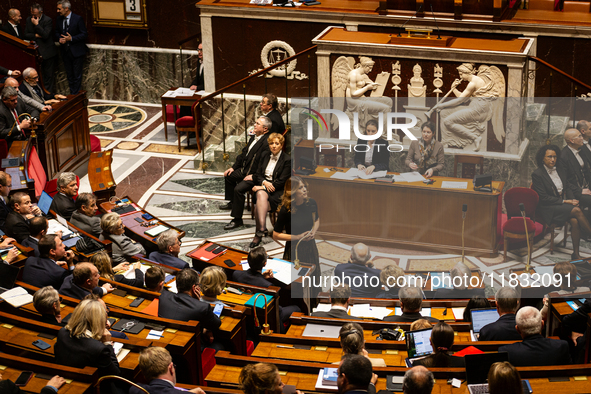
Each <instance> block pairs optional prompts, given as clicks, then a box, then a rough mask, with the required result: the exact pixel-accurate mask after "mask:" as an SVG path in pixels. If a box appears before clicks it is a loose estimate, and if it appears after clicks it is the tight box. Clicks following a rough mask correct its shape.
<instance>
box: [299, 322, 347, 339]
mask: <svg viewBox="0 0 591 394" xmlns="http://www.w3.org/2000/svg"><path fill="white" fill-rule="evenodd" d="M339 331H341V326H330V325H328V324H306V328H304V332H303V333H302V336H303V337H321V338H338V337H339Z"/></svg>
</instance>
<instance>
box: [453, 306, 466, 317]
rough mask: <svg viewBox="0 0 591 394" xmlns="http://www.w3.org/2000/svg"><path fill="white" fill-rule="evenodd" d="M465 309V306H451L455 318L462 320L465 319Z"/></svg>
mask: <svg viewBox="0 0 591 394" xmlns="http://www.w3.org/2000/svg"><path fill="white" fill-rule="evenodd" d="M465 309H466V308H465V307H460V308H451V311H452V312H453V313H454V318H455V319H456V320H462V319H464V310H465Z"/></svg>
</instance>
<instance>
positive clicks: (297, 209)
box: [273, 176, 320, 298]
mask: <svg viewBox="0 0 591 394" xmlns="http://www.w3.org/2000/svg"><path fill="white" fill-rule="evenodd" d="M307 186H308V185H307V184H306V183H305V182H304V180H303V179H302V178H300V177H298V176H292V177H291V178H290V179H288V181H287V183H286V186H285V192H284V193H283V197H282V198H281V204H280V205H279V213H278V214H277V221H276V222H275V228H274V229H273V239H274V240H276V241H277V240H280V241H286V243H285V252H284V253H283V258H284V259H285V260H292V259H295V257H296V255H297V257H298V259H299V260H300V261H304V262H306V264H312V265H314V266H315V270H314V272H313V274H312V275H313V278H312V282H313V283H319V282H320V257H319V255H318V248H317V247H316V241H315V236H316V231H318V228H319V227H320V218H319V216H318V205H317V204H316V201H314V199H312V198H310V197H308V187H307ZM283 231H285V234H283ZM300 241H301V242H300ZM292 242H293V244H292ZM298 244H299V246H298ZM292 246H293V252H292ZM318 291H319V287H314V288H313V291H312V293H311V296H312V297H313V298H315V297H316V295H317V293H318Z"/></svg>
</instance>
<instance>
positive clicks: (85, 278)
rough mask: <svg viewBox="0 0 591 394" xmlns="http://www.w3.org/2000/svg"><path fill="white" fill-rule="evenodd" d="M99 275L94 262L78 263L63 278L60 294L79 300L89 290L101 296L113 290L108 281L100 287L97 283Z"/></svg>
mask: <svg viewBox="0 0 591 394" xmlns="http://www.w3.org/2000/svg"><path fill="white" fill-rule="evenodd" d="M100 277H101V274H100V273H99V270H98V268H96V266H95V265H94V264H91V263H78V264H77V265H76V267H75V268H74V271H73V272H72V275H70V276H68V277H67V278H65V279H64V283H63V284H62V286H61V287H60V294H61V295H65V296H67V297H72V298H77V299H79V300H81V299H83V298H84V297H86V296H87V295H89V294H90V293H91V292H92V293H94V294H97V295H98V296H101V297H102V296H103V295H105V294H107V293H110V292H112V291H113V290H115V289H114V288H113V286H111V284H110V283H105V284H104V285H102V287H100V286H99V285H98V284H99V279H100Z"/></svg>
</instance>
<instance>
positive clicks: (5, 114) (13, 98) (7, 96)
mask: <svg viewBox="0 0 591 394" xmlns="http://www.w3.org/2000/svg"><path fill="white" fill-rule="evenodd" d="M0 96H1V97H2V103H1V104H0V138H1V139H3V140H6V144H7V145H8V148H9V149H10V145H12V141H24V140H26V139H27V138H28V137H27V135H26V133H25V130H28V129H30V128H31V126H32V124H33V123H32V120H31V119H30V117H27V116H26V115H24V114H27V113H28V114H29V115H31V117H32V118H36V117H38V116H39V112H38V111H37V110H35V111H34V112H33V113H30V112H27V107H26V105H25V103H24V102H22V100H19V98H18V92H17V91H16V89H15V88H12V87H10V86H5V87H4V89H2V93H0Z"/></svg>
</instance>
